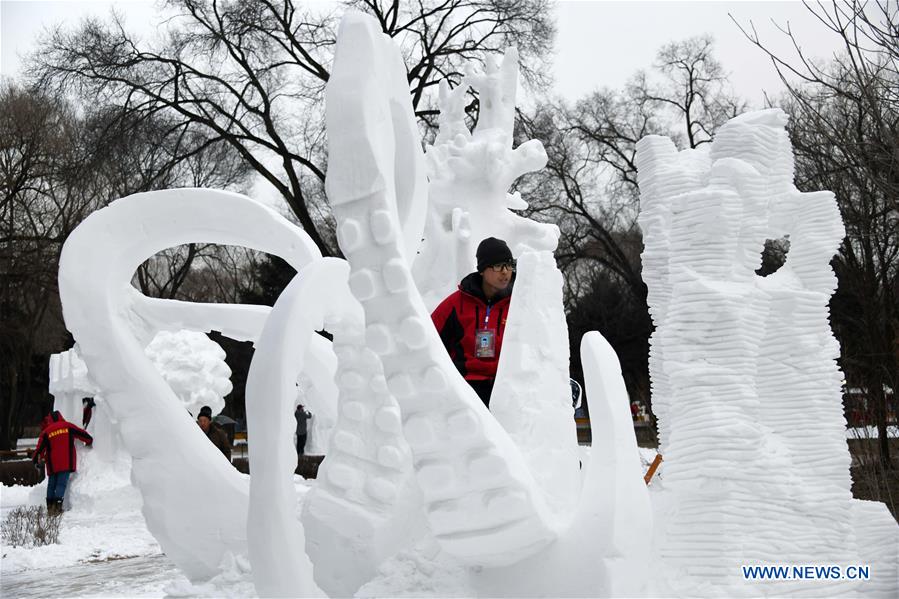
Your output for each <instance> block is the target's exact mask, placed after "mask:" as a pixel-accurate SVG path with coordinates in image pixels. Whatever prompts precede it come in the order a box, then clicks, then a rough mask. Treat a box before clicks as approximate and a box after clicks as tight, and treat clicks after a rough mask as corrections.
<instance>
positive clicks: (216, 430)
mask: <svg viewBox="0 0 899 599" xmlns="http://www.w3.org/2000/svg"><path fill="white" fill-rule="evenodd" d="M197 424H198V425H200V428H201V429H202V430H203V432H204V433H206V436H207V437H208V438H209V440H210V441H212V444H213V445H215V446H216V447H218V448H219V451H221V452H222V453H223V454H225V457H226V458H228V461H229V462H230V461H231V443H230V442H229V441H228V433H226V432H225V430H224V429H223V428H222V427H220V426H219V425H218V424H216V423H215V422H213V421H212V408H210V407H209V406H203V407H202V408H200V413H199V415H198V416H197Z"/></svg>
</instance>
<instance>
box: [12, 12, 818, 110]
mask: <svg viewBox="0 0 899 599" xmlns="http://www.w3.org/2000/svg"><path fill="white" fill-rule="evenodd" d="M113 6H116V7H117V8H118V9H119V10H120V11H121V12H122V13H123V14H124V16H125V18H126V22H127V23H128V25H129V26H130V27H131V28H133V30H134V31H137V32H139V33H140V34H141V35H142V36H147V37H151V36H152V35H153V34H154V32H155V28H156V26H157V24H158V23H159V22H160V18H159V16H158V14H157V12H156V8H155V3H154V2H153V0H118V1H101V0H93V1H87V2H85V1H61V0H56V1H43V0H33V1H24V0H2V2H0V72H2V74H3V75H7V76H15V75H16V74H17V73H18V70H19V67H20V64H21V63H20V60H19V56H20V55H22V54H24V53H26V52H28V51H29V50H30V49H31V48H32V47H33V43H34V41H35V40H36V39H37V37H38V35H39V34H40V33H41V31H42V30H43V29H44V28H45V27H50V26H52V25H55V24H57V23H63V24H71V25H75V24H77V22H78V21H79V20H80V19H81V18H82V17H84V16H90V15H93V16H101V17H105V16H107V15H108V14H109V11H110V9H111V7H113ZM729 13H730V14H732V15H733V16H734V18H736V19H737V20H738V21H739V22H740V23H743V24H748V23H749V22H750V20H751V21H752V22H754V23H755V25H756V28H757V29H758V30H759V32H760V33H761V34H762V36H763V38H764V39H766V40H770V42H771V44H772V46H773V47H774V48H776V49H779V50H782V51H785V52H786V51H789V44H788V42H787V40H786V39H785V36H783V35H782V34H781V33H779V32H778V31H777V30H776V29H775V27H774V25H773V24H772V22H771V21H772V20H774V21H776V22H777V23H779V24H781V25H786V24H787V23H789V24H790V26H791V27H792V28H793V30H794V31H795V32H796V33H797V37H798V39H800V40H801V42H802V44H803V47H804V49H805V50H807V51H808V52H809V54H810V55H812V56H818V57H821V58H828V57H829V56H830V55H831V54H832V52H833V50H834V48H835V47H836V45H835V44H836V40H835V39H834V36H832V35H831V36H828V35H826V34H825V32H823V27H822V26H821V25H820V24H818V23H817V22H816V21H815V20H814V17H813V16H811V15H810V14H809V13H808V11H807V10H806V9H805V7H804V6H803V5H802V3H801V2H799V1H792V2H782V1H781V2H760V1H755V2H713V1H709V2H699V1H693V2H682V1H668V2H658V1H656V2H642V1H635V0H631V1H627V2H605V1H596V0H593V1H590V0H586V1H561V2H558V3H557V7H556V17H557V24H558V38H557V41H556V56H555V61H554V64H555V69H554V77H555V81H556V86H555V91H556V92H557V93H558V94H560V95H561V96H563V97H565V98H567V99H571V100H574V99H577V98H579V97H581V96H582V95H583V94H585V93H588V92H590V91H591V90H593V89H597V88H600V87H603V86H609V87H619V86H621V85H622V84H623V83H624V82H625V81H626V80H627V79H628V77H629V76H630V75H631V74H633V72H634V71H635V70H637V69H639V68H646V67H649V66H650V65H651V64H652V61H653V58H654V56H655V53H656V51H657V49H658V48H659V46H661V45H662V44H664V43H666V42H669V41H675V40H681V39H684V38H687V37H689V36H693V35H701V34H703V33H711V34H712V35H713V36H714V38H715V42H716V56H717V57H718V59H719V60H720V61H721V62H722V64H723V65H724V67H725V69H726V70H727V71H728V72H729V73H730V74H731V81H732V82H733V85H734V89H735V91H736V92H737V93H738V94H739V95H740V96H742V97H744V98H746V99H747V100H749V101H750V102H751V103H752V105H754V106H760V105H761V102H762V100H763V95H762V94H763V91H768V92H769V94H770V93H777V92H778V91H780V90H781V89H782V85H781V84H780V81H779V79H778V77H777V75H776V73H775V72H774V69H773V67H772V66H771V64H770V62H769V61H768V60H767V59H766V58H765V57H764V55H763V54H762V52H761V51H759V50H758V49H757V48H755V47H753V46H752V45H750V44H749V42H748V41H747V40H746V39H745V38H744V37H743V35H742V34H741V33H740V31H739V29H737V27H736V25H734V23H733V21H731V18H730V17H729V16H728V14H729Z"/></svg>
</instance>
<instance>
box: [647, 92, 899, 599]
mask: <svg viewBox="0 0 899 599" xmlns="http://www.w3.org/2000/svg"><path fill="white" fill-rule="evenodd" d="M785 124H786V117H785V115H784V114H783V113H782V112H781V111H780V110H778V109H772V110H766V111H761V112H757V113H749V114H746V115H743V116H740V117H737V118H736V119H733V120H731V121H730V122H728V123H727V124H726V125H724V126H723V127H722V128H721V129H720V130H719V132H718V133H717V134H716V136H715V138H714V140H713V143H712V144H711V149H710V151H709V152H708V153H705V152H696V151H691V150H686V151H683V152H678V151H677V150H676V149H675V147H674V145H673V143H671V141H670V140H667V139H664V138H659V137H649V138H645V139H643V140H641V141H640V142H639V143H638V145H637V166H638V173H639V179H638V181H639V184H640V189H641V205H642V211H641V215H640V224H641V227H642V228H643V233H644V239H645V240H646V245H645V251H644V255H643V264H644V279H645V280H646V283H647V286H648V288H649V303H650V306H651V312H652V316H653V320H654V321H655V324H656V331H655V332H654V334H653V337H652V340H651V341H652V343H651V356H650V362H651V373H652V378H653V408H654V410H655V411H656V414H657V416H658V418H659V437H660V442H661V443H660V451H661V453H662V454H663V455H664V456H665V463H666V467H665V468H666V469H665V479H664V486H663V488H662V490H661V492H660V493H659V494H658V495H657V496H656V497H655V499H656V500H657V504H656V505H657V508H658V509H657V514H656V516H657V521H658V522H661V524H662V525H661V530H660V532H661V534H660V535H659V537H658V543H657V546H656V547H655V550H656V552H657V559H658V560H659V562H660V566H661V567H660V569H659V570H657V575H656V584H657V588H658V589H659V590H662V591H665V592H667V593H672V592H673V593H693V592H696V589H705V591H703V592H704V593H707V594H734V593H744V592H746V590H747V588H746V585H751V589H750V591H751V592H752V593H765V594H768V593H774V594H795V593H800V592H804V591H812V592H815V593H821V592H825V593H828V594H834V593H836V594H845V593H853V592H861V591H864V592H865V593H866V594H867V593H871V594H875V595H876V594H878V593H884V594H885V595H892V596H895V594H896V593H897V592H899V589H897V585H896V582H897V577H896V575H895V573H896V567H897V559H896V548H897V543H896V536H897V527H896V524H895V521H893V520H892V518H891V517H890V515H889V513H888V512H887V510H886V508H885V506H883V505H879V506H877V507H875V508H872V507H871V506H870V505H868V504H867V502H859V501H856V500H853V499H852V496H851V493H850V479H849V454H848V451H847V447H846V441H845V426H846V423H845V419H844V417H843V411H842V402H841V391H840V380H841V378H842V377H841V376H840V373H839V370H838V368H837V366H836V363H835V361H834V359H835V358H836V357H837V355H838V353H839V352H838V346H837V344H836V341H835V340H834V338H833V335H832V333H831V331H830V327H829V325H828V319H827V318H828V313H827V304H828V301H829V299H830V295H831V294H832V292H833V290H834V288H835V287H836V279H835V277H834V275H833V272H832V270H831V269H830V266H829V262H830V260H831V258H832V257H833V254H834V253H835V252H836V250H837V248H838V246H839V243H840V241H841V239H842V236H843V227H842V223H841V220H840V215H839V211H838V208H837V206H836V202H835V200H834V197H833V194H831V193H829V192H817V193H800V192H799V191H798V190H796V188H795V187H794V186H793V158H792V150H791V147H790V142H789V138H788V136H787V133H786V131H785V130H784V126H785ZM784 236H788V237H789V242H790V250H789V254H788V255H787V259H786V263H785V264H784V265H783V266H782V267H781V268H780V269H779V270H778V271H777V272H776V273H774V274H772V275H770V276H768V277H764V278H763V277H759V276H757V275H756V274H755V270H756V269H757V268H758V267H759V266H760V264H761V252H762V248H763V246H764V242H765V240H766V239H778V238H782V237H784ZM797 422H802V427H801V428H802V429H803V430H806V431H808V434H807V435H803V434H802V433H801V432H800V431H797V430H796V423H797ZM879 508H882V509H879ZM861 513H865V516H864V517H866V518H874V517H876V519H877V520H878V522H880V524H881V526H880V528H879V529H878V532H877V533H873V528H872V527H866V528H865V529H858V527H857V523H858V521H859V520H860V519H861V516H860V514H861ZM737 539H739V542H735V541H736V540H737ZM890 539H891V540H892V542H890ZM890 545H891V549H889V550H887V551H885V552H884V553H883V554H881V555H878V556H877V557H876V558H872V556H871V554H870V550H869V549H868V548H869V547H870V546H879V547H886V546H890ZM770 563H779V564H783V563H792V564H815V563H818V564H821V563H823V564H841V565H844V566H845V565H852V564H864V563H869V564H871V566H872V568H873V569H874V570H875V571H878V572H879V574H878V576H877V579H878V581H879V586H875V585H872V584H871V582H873V581H862V582H860V581H857V580H845V579H844V580H827V581H825V580H816V581H814V582H809V581H804V580H793V581H760V580H753V581H751V582H746V581H745V580H744V579H743V575H742V570H741V567H742V566H744V565H766V564H770ZM890 581H892V582H890ZM812 585H814V586H812Z"/></svg>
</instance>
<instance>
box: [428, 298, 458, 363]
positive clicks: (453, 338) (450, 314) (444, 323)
mask: <svg viewBox="0 0 899 599" xmlns="http://www.w3.org/2000/svg"><path fill="white" fill-rule="evenodd" d="M457 295H458V293H453V294H452V295H450V296H449V297H448V298H446V299H445V300H443V301H442V302H440V305H439V306H437V308H435V309H434V312H433V313H432V314H431V320H432V321H433V322H434V327H435V328H436V329H437V333H438V334H439V335H440V340H441V341H442V342H443V346H444V347H445V348H446V351H448V352H450V353H451V354H452V353H453V350H454V349H455V348H456V346H457V345H458V344H459V342H461V341H462V336H463V335H464V331H463V330H462V326H461V324H460V323H459V317H458V315H457V314H456V304H457V303H458V302H457V301H455V300H456V296H457Z"/></svg>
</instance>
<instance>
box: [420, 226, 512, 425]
mask: <svg viewBox="0 0 899 599" xmlns="http://www.w3.org/2000/svg"><path fill="white" fill-rule="evenodd" d="M477 259H478V270H477V272H473V273H471V274H469V275H467V276H466V277H465V278H464V279H462V281H461V282H460V283H459V289H458V290H457V291H455V292H454V293H452V294H451V295H450V296H449V297H447V298H446V299H445V300H443V301H442V302H441V303H440V305H439V306H437V308H436V309H435V310H434V312H433V313H432V314H431V320H433V321H434V326H435V327H437V332H438V333H440V340H441V341H443V345H444V347H446V350H447V351H448V352H449V355H450V358H452V360H453V364H455V365H456V368H457V369H458V370H459V373H460V374H461V375H462V377H463V378H464V379H465V380H466V381H467V382H468V384H469V385H471V387H472V389H474V391H475V393H477V394H478V397H480V398H481V401H483V402H484V405H485V406H487V407H488V408H489V407H490V394H491V393H492V392H493V384H494V382H495V380H496V367H497V365H498V364H499V355H500V351H501V350H502V347H503V332H504V331H505V328H506V318H507V317H508V314H509V303H510V301H511V297H512V286H513V284H514V281H515V260H514V259H513V258H512V251H511V250H510V249H509V246H508V245H506V242H505V241H503V240H501V239H497V238H495V237H488V238H487V239H485V240H484V241H482V242H481V243H480V244H479V245H478V250H477Z"/></svg>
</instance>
